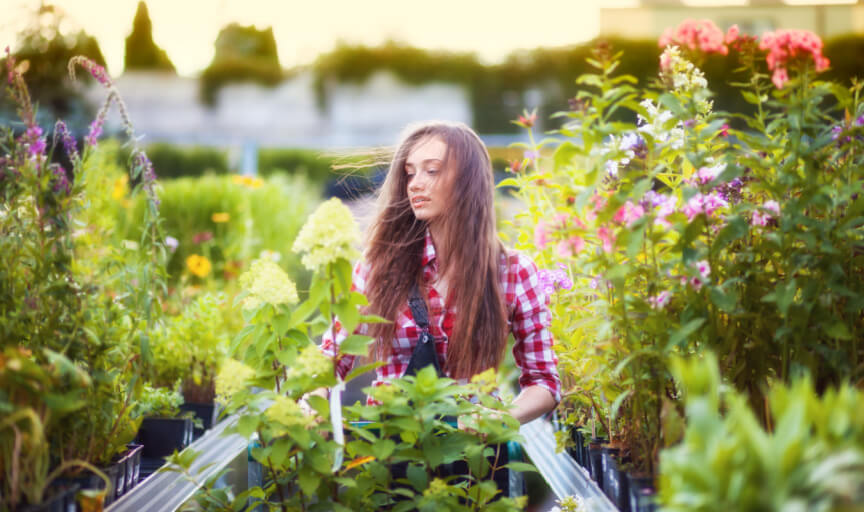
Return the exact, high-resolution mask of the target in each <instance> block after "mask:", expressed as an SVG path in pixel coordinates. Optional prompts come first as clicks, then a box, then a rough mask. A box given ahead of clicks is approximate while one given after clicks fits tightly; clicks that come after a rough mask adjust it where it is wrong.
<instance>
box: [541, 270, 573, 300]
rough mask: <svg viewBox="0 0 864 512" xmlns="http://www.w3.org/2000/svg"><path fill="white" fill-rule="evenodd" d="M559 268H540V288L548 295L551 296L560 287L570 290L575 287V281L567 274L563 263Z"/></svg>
mask: <svg viewBox="0 0 864 512" xmlns="http://www.w3.org/2000/svg"><path fill="white" fill-rule="evenodd" d="M559 266H560V267H561V269H559V270H546V269H540V270H539V271H538V273H537V274H538V277H539V278H540V288H542V289H543V293H545V294H546V295H547V296H551V295H552V294H553V293H555V291H556V290H558V289H564V290H569V289H571V288H573V281H571V280H570V278H569V277H568V276H567V272H565V271H564V270H563V269H564V268H565V267H563V265H559Z"/></svg>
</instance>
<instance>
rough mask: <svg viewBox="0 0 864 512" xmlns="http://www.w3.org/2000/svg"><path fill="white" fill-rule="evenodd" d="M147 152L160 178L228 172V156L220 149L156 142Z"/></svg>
mask: <svg viewBox="0 0 864 512" xmlns="http://www.w3.org/2000/svg"><path fill="white" fill-rule="evenodd" d="M147 153H148V155H149V156H150V161H151V162H153V168H154V169H155V170H156V172H157V173H158V175H159V177H160V178H162V179H166V178H180V177H184V176H203V175H204V174H227V173H228V157H227V154H226V152H225V151H224V150H222V149H217V148H211V147H206V146H191V147H186V146H177V145H174V144H168V143H156V144H151V145H150V146H148V147H147ZM121 156H122V155H121Z"/></svg>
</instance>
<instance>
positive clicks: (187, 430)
mask: <svg viewBox="0 0 864 512" xmlns="http://www.w3.org/2000/svg"><path fill="white" fill-rule="evenodd" d="M138 440H139V441H140V442H141V444H143V445H144V448H143V449H142V451H141V456H142V457H147V458H153V459H156V458H162V457H165V456H168V455H171V454H172V453H174V450H182V449H183V448H186V447H187V446H189V443H191V442H192V420H191V419H189V418H144V421H142V422H141V428H140V429H138Z"/></svg>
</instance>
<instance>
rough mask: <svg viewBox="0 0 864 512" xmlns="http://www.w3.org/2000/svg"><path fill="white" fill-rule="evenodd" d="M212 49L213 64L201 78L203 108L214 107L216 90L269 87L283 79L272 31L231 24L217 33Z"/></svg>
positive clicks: (270, 29)
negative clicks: (240, 85)
mask: <svg viewBox="0 0 864 512" xmlns="http://www.w3.org/2000/svg"><path fill="white" fill-rule="evenodd" d="M215 47H216V51H215V53H214V54H213V61H212V62H211V63H210V65H209V66H208V67H207V69H205V70H204V72H203V73H202V75H201V98H202V100H203V101H204V102H205V103H206V104H209V105H212V104H213V103H215V101H216V93H217V91H218V90H219V88H220V87H222V86H223V85H225V84H227V83H230V82H247V81H251V82H257V83H259V84H262V85H270V86H273V85H276V84H278V83H279V82H281V81H282V79H283V78H285V73H284V72H283V70H282V66H281V65H280V64H279V54H278V52H277V50H276V38H275V37H274V36H273V29H272V28H266V29H263V30H258V29H257V28H255V27H254V26H248V27H244V26H242V25H239V24H237V23H231V24H230V25H227V26H226V27H225V28H223V29H222V30H221V31H219V36H218V37H217V38H216V43H215Z"/></svg>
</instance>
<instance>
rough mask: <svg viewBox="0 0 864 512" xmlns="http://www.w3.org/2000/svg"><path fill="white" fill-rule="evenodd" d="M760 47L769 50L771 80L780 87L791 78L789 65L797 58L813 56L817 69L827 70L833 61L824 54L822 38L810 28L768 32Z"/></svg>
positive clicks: (768, 60) (763, 37)
mask: <svg viewBox="0 0 864 512" xmlns="http://www.w3.org/2000/svg"><path fill="white" fill-rule="evenodd" d="M759 49H761V50H767V51H768V55H767V56H766V57H765V60H766V61H767V63H768V69H769V70H771V71H773V74H772V75H771V81H772V82H773V83H774V86H775V87H777V88H778V89H782V88H783V86H784V85H785V84H786V82H787V81H788V80H789V73H788V70H787V67H788V66H789V64H791V63H792V62H794V61H796V60H800V59H802V58H803V59H805V60H807V59H808V58H811V59H812V60H813V63H814V64H815V65H816V71H825V70H826V69H828V66H829V65H830V63H831V62H830V61H829V60H828V59H827V58H826V57H825V56H824V55H822V40H821V39H819V36H817V35H816V34H814V33H813V32H810V31H809V30H776V31H774V32H766V33H765V34H764V35H763V36H762V41H761V42H760V43H759Z"/></svg>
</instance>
